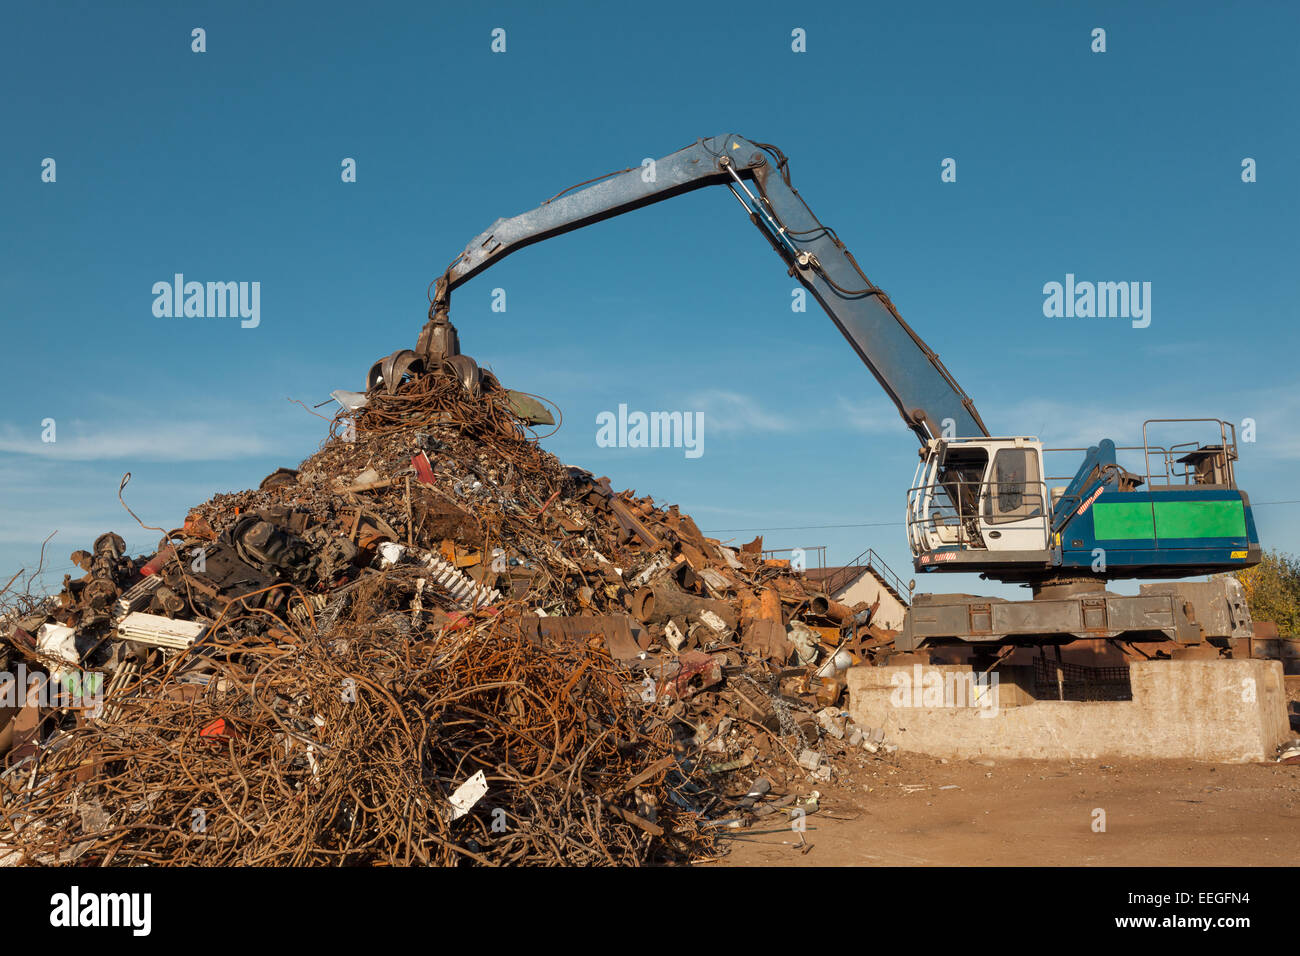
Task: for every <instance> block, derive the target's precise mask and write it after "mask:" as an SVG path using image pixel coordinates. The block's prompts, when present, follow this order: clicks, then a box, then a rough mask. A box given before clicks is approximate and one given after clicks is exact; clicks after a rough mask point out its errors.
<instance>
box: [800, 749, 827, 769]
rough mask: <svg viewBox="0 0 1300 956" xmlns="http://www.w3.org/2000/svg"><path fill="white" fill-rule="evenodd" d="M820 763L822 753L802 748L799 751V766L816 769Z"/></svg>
mask: <svg viewBox="0 0 1300 956" xmlns="http://www.w3.org/2000/svg"><path fill="white" fill-rule="evenodd" d="M821 765H822V755H821V754H819V753H818V752H817V751H815V750H809V749H808V748H806V747H805V748H804V749H803V750H801V751H799V766H801V767H803V768H804V769H805V770H816V769H817V768H818V767H820V766H821Z"/></svg>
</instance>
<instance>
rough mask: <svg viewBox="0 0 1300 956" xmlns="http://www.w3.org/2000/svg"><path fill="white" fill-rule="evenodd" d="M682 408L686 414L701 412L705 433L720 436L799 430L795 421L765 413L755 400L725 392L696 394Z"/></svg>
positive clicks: (781, 415)
mask: <svg viewBox="0 0 1300 956" xmlns="http://www.w3.org/2000/svg"><path fill="white" fill-rule="evenodd" d="M686 407H687V408H688V409H689V410H690V411H701V412H704V420H705V422H706V423H707V427H708V429H709V431H710V432H716V433H721V434H724V435H725V434H742V433H745V432H792V431H796V430H799V429H800V421H799V419H798V418H795V417H792V416H789V415H785V414H782V413H780V412H773V411H769V410H768V409H765V408H764V407H763V406H762V404H761V403H760V402H759V400H758V399H756V398H753V397H752V396H749V395H742V394H741V393H739V392H730V391H726V390H725V389H710V390H708V391H704V392H697V393H696V394H694V395H691V396H690V397H689V398H688V399H687V402H686Z"/></svg>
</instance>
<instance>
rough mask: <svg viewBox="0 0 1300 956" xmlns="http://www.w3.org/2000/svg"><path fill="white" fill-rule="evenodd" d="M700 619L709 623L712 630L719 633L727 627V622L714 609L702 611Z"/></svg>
mask: <svg viewBox="0 0 1300 956" xmlns="http://www.w3.org/2000/svg"><path fill="white" fill-rule="evenodd" d="M700 620H701V621H702V622H703V623H705V624H707V625H708V626H709V628H710V630H713V631H717V632H718V633H719V634H721V633H723V632H724V631H726V629H727V623H726V621H724V620H723V619H722V618H720V617H718V615H716V614H714V613H713V612H712V611H701V612H700Z"/></svg>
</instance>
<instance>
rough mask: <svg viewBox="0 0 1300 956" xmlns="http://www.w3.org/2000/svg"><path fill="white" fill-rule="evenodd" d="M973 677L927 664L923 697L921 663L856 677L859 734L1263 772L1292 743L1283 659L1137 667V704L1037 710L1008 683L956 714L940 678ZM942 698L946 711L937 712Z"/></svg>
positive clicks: (987, 749) (853, 671) (1133, 676)
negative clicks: (1256, 767) (1256, 766)
mask: <svg viewBox="0 0 1300 956" xmlns="http://www.w3.org/2000/svg"><path fill="white" fill-rule="evenodd" d="M932 673H934V674H937V677H936V676H931V674H932ZM973 673H974V672H973V671H972V669H971V668H969V667H966V666H964V665H928V666H925V667H923V668H921V677H922V680H923V682H925V684H926V685H927V686H928V688H929V690H930V691H931V693H930V695H929V696H925V694H926V688H925V687H923V688H921V691H920V693H917V691H916V688H915V685H916V683H917V680H918V670H917V668H916V666H915V665H903V666H899V667H853V668H850V669H849V671H848V691H849V712H850V714H851V715H852V717H853V720H854V721H855V722H857V723H858V724H859V725H861V726H863V727H872V728H875V727H879V728H881V729H883V730H884V732H885V737H886V739H888V740H889V741H891V742H893V743H896V744H897V745H898V746H899V748H900V749H902V750H910V751H913V752H917V753H924V754H931V755H933V756H936V757H965V758H969V757H1002V758H1004V759H1017V758H1034V759H1041V760H1068V759H1096V758H1102V757H1150V758H1160V759H1191V760H1200V761H1207V762H1211V763H1255V762H1260V761H1265V760H1272V759H1274V758H1275V756H1276V748H1277V745H1278V744H1279V743H1281V742H1282V741H1284V740H1286V739H1288V738H1289V737H1290V736H1291V734H1290V725H1289V723H1288V720H1287V711H1286V691H1285V687H1284V680H1283V676H1282V665H1281V663H1280V662H1278V661H1263V660H1215V661H1143V662H1141V663H1135V664H1132V665H1130V668H1129V676H1130V683H1131V685H1132V688H1133V699H1132V700H1131V701H1099V702H1091V701H1056V700H1033V699H1032V697H1030V696H1029V695H1028V694H1027V692H1026V691H1025V689H1024V686H1023V684H1024V682H1023V680H1019V679H1018V677H1019V675H1013V674H1008V677H1009V678H1011V679H1009V680H1007V681H1006V682H1005V683H1004V682H1003V681H1002V680H999V683H998V686H997V688H996V691H997V694H996V697H994V698H993V700H992V701H990V700H989V699H988V698H987V697H986V698H984V699H982V700H979V701H976V702H975V706H970V701H969V700H967V701H966V706H951V703H952V701H951V699H949V698H940V697H937V696H936V693H937V692H935V684H936V683H937V682H938V681H939V680H943V681H945V682H948V683H952V682H960V681H961V680H963V679H965V680H967V681H968V680H969V677H970V675H971V674H973ZM948 675H951V677H950V676H948ZM1004 695H1005V698H1006V699H1005V701H1003V700H1002V698H1003V696H1004ZM940 700H946V701H947V703H948V705H946V706H933V704H935V703H938V702H939V701H940ZM990 704H992V705H993V706H990ZM917 705H921V706H917Z"/></svg>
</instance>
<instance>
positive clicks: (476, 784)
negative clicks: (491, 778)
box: [451, 770, 488, 820]
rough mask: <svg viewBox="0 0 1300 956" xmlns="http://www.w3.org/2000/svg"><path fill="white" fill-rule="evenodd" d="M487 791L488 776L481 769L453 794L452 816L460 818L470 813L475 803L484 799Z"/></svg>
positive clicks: (455, 818) (456, 818)
mask: <svg viewBox="0 0 1300 956" xmlns="http://www.w3.org/2000/svg"><path fill="white" fill-rule="evenodd" d="M487 792H488V785H487V778H486V777H485V776H483V771H482V770H480V771H478V773H476V774H474V776H472V777H470V778H469V779H468V780H466V781H465V782H464V783H462V784H461V785H460V786H459V787H457V788H456V792H455V793H453V794H452V795H451V818H452V819H453V820H459V819H460V818H461V817H463V816H464V815H465V814H467V813H469V812H470V810H472V809H473V808H474V804H476V803H478V802H479V801H480V800H482V799H483V794H485V793H487Z"/></svg>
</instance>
